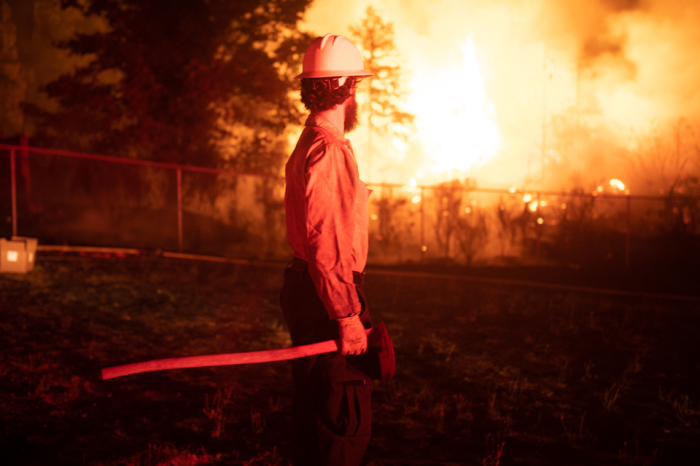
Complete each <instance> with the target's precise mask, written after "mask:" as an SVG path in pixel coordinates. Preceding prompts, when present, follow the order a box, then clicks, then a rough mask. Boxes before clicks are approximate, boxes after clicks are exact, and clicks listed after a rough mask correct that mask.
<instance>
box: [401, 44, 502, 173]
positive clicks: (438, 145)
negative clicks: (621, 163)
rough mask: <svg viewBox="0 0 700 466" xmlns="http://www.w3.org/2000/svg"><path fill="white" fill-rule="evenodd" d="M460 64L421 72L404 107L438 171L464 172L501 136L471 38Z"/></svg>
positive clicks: (495, 149)
mask: <svg viewBox="0 0 700 466" xmlns="http://www.w3.org/2000/svg"><path fill="white" fill-rule="evenodd" d="M460 48H461V52H462V64H461V67H456V66H452V67H450V68H448V69H442V70H438V71H425V72H423V73H422V74H420V75H416V77H415V78H414V79H413V80H412V81H411V83H410V87H411V89H412V92H411V95H410V96H409V98H408V102H407V108H408V109H409V111H411V112H412V113H414V114H415V115H416V129H417V136H418V139H419V140H420V142H421V143H422V145H423V147H424V149H425V151H426V154H427V156H428V158H429V162H430V165H431V170H432V171H433V172H437V173H446V172H447V173H449V172H450V171H453V170H457V171H468V170H469V169H471V168H472V167H476V166H479V165H481V164H483V163H484V162H486V161H487V160H489V159H491V158H492V157H494V156H495V155H496V154H497V153H498V151H499V150H500V147H501V135H500V132H499V129H498V124H497V122H496V116H495V110H494V106H493V103H492V102H491V100H490V99H489V97H488V95H487V94H486V91H485V87H484V86H485V80H484V77H483V75H482V73H481V69H480V66H479V61H478V60H477V57H476V51H475V49H474V42H473V40H472V38H471V36H469V37H467V39H466V40H465V41H464V42H463V43H462V44H461V47H460Z"/></svg>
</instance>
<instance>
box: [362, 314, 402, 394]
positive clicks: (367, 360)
mask: <svg viewBox="0 0 700 466" xmlns="http://www.w3.org/2000/svg"><path fill="white" fill-rule="evenodd" d="M360 358H361V359H362V361H361V363H360V364H359V365H361V366H362V371H363V372H364V373H365V374H367V375H369V376H370V377H372V378H373V379H376V380H381V381H382V382H386V381H387V380H391V378H392V377H394V373H395V372H396V359H394V345H393V344H392V343H391V338H390V337H389V332H388V331H387V329H386V326H385V325H384V322H379V325H377V326H376V327H372V331H371V332H370V333H369V335H368V336H367V353H365V354H364V355H362V356H360Z"/></svg>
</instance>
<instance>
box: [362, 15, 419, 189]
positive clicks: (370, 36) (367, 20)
mask: <svg viewBox="0 0 700 466" xmlns="http://www.w3.org/2000/svg"><path fill="white" fill-rule="evenodd" d="M350 31H351V32H352V34H353V36H354V38H355V39H356V40H357V46H358V48H359V49H360V51H361V52H362V55H363V58H364V64H365V69H366V70H367V71H369V72H370V73H372V74H373V75H374V77H372V78H370V82H369V85H368V86H367V87H366V89H367V90H366V91H364V92H366V93H367V102H366V103H365V105H363V109H362V111H363V113H365V114H366V115H367V123H368V125H369V150H370V159H369V168H368V173H369V172H370V171H371V161H372V158H371V157H372V152H373V148H372V134H373V133H375V134H377V135H379V136H386V135H388V134H392V135H394V136H400V137H405V136H406V134H407V133H406V131H405V125H407V124H410V123H412V122H413V120H414V116H413V115H412V114H410V113H408V112H405V111H403V110H402V109H401V106H400V102H401V100H402V99H403V98H404V96H405V93H404V92H403V91H402V89H401V78H402V70H401V63H400V57H399V53H398V50H397V49H396V45H395V44H394V25H393V23H391V22H385V21H384V20H382V18H381V17H380V16H379V14H378V13H377V11H376V10H375V9H374V8H373V7H372V6H368V7H367V10H366V11H365V17H364V18H362V19H361V20H360V23H359V25H356V26H351V27H350ZM401 128H403V131H402V130H401ZM368 181H369V179H368Z"/></svg>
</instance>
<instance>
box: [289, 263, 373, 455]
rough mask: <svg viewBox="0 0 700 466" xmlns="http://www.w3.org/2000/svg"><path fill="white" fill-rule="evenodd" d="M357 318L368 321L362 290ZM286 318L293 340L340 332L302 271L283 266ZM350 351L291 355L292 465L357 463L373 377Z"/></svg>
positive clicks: (309, 340)
mask: <svg viewBox="0 0 700 466" xmlns="http://www.w3.org/2000/svg"><path fill="white" fill-rule="evenodd" d="M357 291H358V296H359V297H360V302H361V303H362V314H361V320H362V322H363V323H364V325H365V328H369V327H371V324H370V319H369V312H368V311H367V307H366V304H365V300H364V296H362V292H361V290H360V287H359V285H358V286H357ZM280 300H281V304H282V310H283V312H284V319H285V321H286V322H287V326H288V327H289V331H290V333H291V336H292V342H293V344H294V345H295V346H298V345H306V344H310V343H317V342H319V341H325V340H331V339H337V338H339V332H338V323H337V322H336V321H334V320H331V319H329V318H328V314H327V312H326V309H325V306H324V305H323V302H322V301H321V299H320V298H319V297H318V294H317V293H316V288H315V286H314V283H313V281H312V279H311V276H310V275H309V274H308V272H306V271H298V270H293V269H291V268H287V269H285V272H284V285H283V287H282V293H281V297H280ZM353 358H354V357H353V356H342V355H340V354H338V353H331V354H324V355H319V356H311V357H306V358H301V359H295V360H292V362H291V364H292V377H293V379H294V402H293V406H292V421H293V426H292V428H293V437H294V438H293V440H294V450H293V457H292V462H293V464H294V465H295V466H346V465H347V466H350V465H359V464H360V462H361V461H362V457H363V455H364V453H365V450H366V449H367V445H368V444H369V438H370V431H371V423H372V411H371V394H372V387H371V380H370V378H369V377H368V376H367V375H365V374H364V373H363V372H361V371H360V370H359V369H357V368H355V367H354V366H353Z"/></svg>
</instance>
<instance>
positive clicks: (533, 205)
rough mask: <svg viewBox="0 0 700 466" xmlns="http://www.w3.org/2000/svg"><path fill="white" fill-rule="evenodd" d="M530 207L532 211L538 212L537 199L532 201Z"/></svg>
mask: <svg viewBox="0 0 700 466" xmlns="http://www.w3.org/2000/svg"><path fill="white" fill-rule="evenodd" d="M528 208H529V209H530V211H531V212H537V201H532V202H531V203H530V204H529V205H528Z"/></svg>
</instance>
